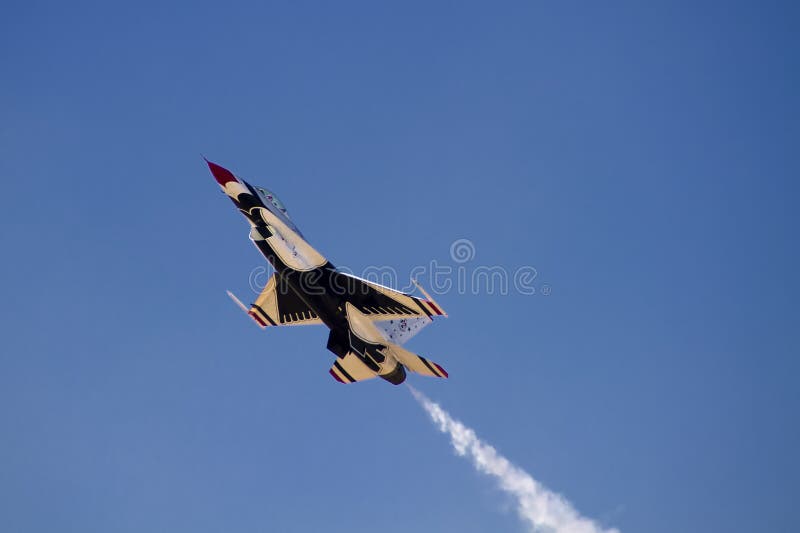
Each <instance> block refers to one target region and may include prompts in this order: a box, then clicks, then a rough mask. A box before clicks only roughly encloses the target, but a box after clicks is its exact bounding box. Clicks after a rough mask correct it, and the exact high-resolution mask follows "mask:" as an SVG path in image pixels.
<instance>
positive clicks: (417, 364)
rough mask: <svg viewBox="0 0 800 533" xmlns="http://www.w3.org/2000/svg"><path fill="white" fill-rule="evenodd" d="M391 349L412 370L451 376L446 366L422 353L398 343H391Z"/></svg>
mask: <svg viewBox="0 0 800 533" xmlns="http://www.w3.org/2000/svg"><path fill="white" fill-rule="evenodd" d="M389 349H390V352H391V354H392V355H393V356H395V358H396V359H397V360H398V361H400V363H402V365H403V366H404V367H406V368H407V369H409V370H410V371H412V372H416V373H417V374H422V375H423V376H431V377H434V378H447V377H448V376H449V374H448V373H447V371H446V370H445V369H444V368H442V367H441V366H439V365H438V364H437V363H434V362H433V361H431V360H430V359H425V358H424V357H422V356H421V355H417V354H415V353H412V352H409V351H408V350H406V349H404V348H401V347H400V346H398V345H396V344H393V345H391V346H390V348H389Z"/></svg>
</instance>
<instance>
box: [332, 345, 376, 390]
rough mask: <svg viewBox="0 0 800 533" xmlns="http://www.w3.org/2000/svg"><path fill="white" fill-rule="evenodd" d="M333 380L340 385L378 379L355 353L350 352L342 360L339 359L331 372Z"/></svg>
mask: <svg viewBox="0 0 800 533" xmlns="http://www.w3.org/2000/svg"><path fill="white" fill-rule="evenodd" d="M329 372H330V374H331V376H333V379H335V380H336V381H338V382H339V383H345V384H347V383H355V382H356V381H365V380H368V379H372V378H375V377H378V375H377V374H376V373H375V372H373V371H372V370H370V369H369V367H367V365H365V364H364V363H362V362H361V360H360V359H359V358H358V357H357V356H356V355H355V354H354V353H353V352H348V353H347V355H345V356H344V357H342V358H341V359H337V360H336V362H334V363H333V366H332V367H331V369H330V370H329Z"/></svg>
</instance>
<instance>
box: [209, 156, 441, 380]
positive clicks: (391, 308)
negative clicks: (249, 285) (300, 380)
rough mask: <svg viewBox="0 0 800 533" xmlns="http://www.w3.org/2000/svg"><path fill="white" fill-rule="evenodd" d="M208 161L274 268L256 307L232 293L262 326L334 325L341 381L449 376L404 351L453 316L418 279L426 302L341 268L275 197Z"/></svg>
mask: <svg viewBox="0 0 800 533" xmlns="http://www.w3.org/2000/svg"><path fill="white" fill-rule="evenodd" d="M206 163H208V168H209V169H210V170H211V173H212V174H213V175H214V178H215V179H216V180H217V183H219V186H220V187H222V191H223V192H224V193H225V194H226V195H227V196H228V197H229V198H230V199H231V200H232V201H233V204H234V205H235V206H236V208H237V209H238V210H239V211H240V212H241V213H242V215H244V217H245V219H247V222H248V223H249V225H250V240H251V241H252V242H253V244H255V246H256V248H258V250H259V251H260V252H261V254H262V255H263V256H264V257H265V258H266V259H267V261H269V262H270V264H271V265H272V267H273V268H274V270H275V272H274V274H272V276H271V277H270V278H269V280H268V282H267V284H266V286H265V287H264V290H263V291H262V292H261V294H260V295H259V296H258V298H256V300H255V302H253V303H252V304H251V305H250V306H249V307H247V306H245V305H244V304H243V303H242V302H241V301H240V300H239V299H238V298H236V296H234V295H233V294H232V293H231V292H230V291H229V292H228V295H229V296H230V297H231V298H232V299H233V301H234V302H236V304H237V305H238V306H239V307H241V308H242V310H243V311H245V312H246V313H247V314H248V315H250V317H251V318H252V319H253V320H254V321H255V323H256V324H258V326H259V327H261V328H268V327H276V326H304V325H312V324H321V325H325V326H327V327H328V328H329V329H330V334H329V336H328V346H327V348H328V350H330V351H331V352H333V353H334V354H335V355H336V360H335V361H334V363H333V366H331V368H330V370H329V372H330V374H331V376H333V379H335V380H336V381H338V382H339V383H354V382H356V381H364V380H368V379H372V378H375V377H380V378H382V379H384V380H386V381H388V382H389V383H392V384H394V385H399V384H401V383H403V381H405V379H406V370H410V371H411V372H416V373H417V374H422V375H424V376H432V377H437V378H446V377H447V372H446V371H445V370H444V369H443V368H442V367H441V366H439V365H438V364H436V363H434V362H433V361H431V360H429V359H426V358H424V357H422V356H421V355H417V354H415V353H412V352H409V351H408V350H406V349H404V348H403V347H402V344H404V343H405V342H406V341H407V340H408V339H410V338H411V337H413V336H414V335H416V334H417V333H418V332H419V331H420V330H421V329H422V328H423V327H425V326H427V325H428V324H430V323H431V322H432V321H433V317H434V316H447V314H446V313H445V312H444V311H443V310H442V308H441V306H439V304H437V303H436V302H435V301H434V300H433V298H432V297H431V296H430V295H429V294H428V293H427V292H425V289H423V288H422V287H421V286H420V285H418V284H417V283H416V281H414V280H412V281H414V283H415V285H417V288H418V289H419V290H420V292H421V293H422V294H423V295H424V298H421V297H417V296H412V295H411V294H408V293H405V292H401V291H397V290H394V289H391V288H389V287H384V286H382V285H378V284H377V283H372V282H370V281H367V280H365V279H361V278H358V277H356V276H353V275H351V274H348V273H345V272H342V271H340V270H337V268H336V267H335V266H333V264H332V263H331V262H330V261H328V260H327V259H326V258H325V257H324V256H323V255H322V254H321V253H319V252H318V251H317V250H315V249H314V248H313V247H312V246H311V245H310V244H309V243H308V242H307V241H306V240H305V238H304V237H303V234H302V233H301V232H300V230H299V229H297V226H295V224H294V222H293V221H292V220H291V218H290V217H289V213H288V212H287V211H286V208H285V207H284V205H283V204H282V203H281V201H280V200H279V199H278V197H277V196H275V194H273V193H272V192H270V191H268V190H267V189H264V188H262V187H257V186H254V185H251V184H250V183H248V182H246V181H245V180H244V179H242V178H239V177H237V176H235V175H234V174H233V173H232V172H230V171H229V170H227V169H225V168H223V167H221V166H219V165H217V164H215V163H212V162H210V161H208V160H206Z"/></svg>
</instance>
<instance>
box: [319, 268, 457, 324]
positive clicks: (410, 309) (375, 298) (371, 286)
mask: <svg viewBox="0 0 800 533" xmlns="http://www.w3.org/2000/svg"><path fill="white" fill-rule="evenodd" d="M332 284H333V285H334V287H335V289H336V290H343V291H344V292H345V293H346V294H347V299H348V301H349V302H350V303H351V304H353V305H354V306H355V307H356V308H357V309H358V310H359V311H360V312H361V313H363V314H365V315H367V316H368V317H370V319H371V320H375V321H378V320H380V321H385V320H399V319H413V318H425V317H427V318H428V319H432V317H434V316H437V315H438V316H447V313H445V312H444V310H442V308H441V307H440V306H439V304H437V303H436V302H435V301H434V300H433V298H431V297H430V295H427V294H426V296H427V299H426V298H419V297H417V296H412V295H410V294H406V293H404V292H401V291H397V290H394V289H390V288H389V287H384V286H383V285H379V284H377V283H373V282H371V281H367V280H365V279H361V278H358V277H356V276H353V275H350V274H345V273H343V272H336V273H335V276H334V278H333V279H332ZM420 288H421V287H420Z"/></svg>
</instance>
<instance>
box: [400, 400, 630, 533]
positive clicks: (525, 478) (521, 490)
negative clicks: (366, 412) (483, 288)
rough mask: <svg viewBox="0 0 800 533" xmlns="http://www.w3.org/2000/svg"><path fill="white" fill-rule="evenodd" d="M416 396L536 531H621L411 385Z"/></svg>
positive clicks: (458, 450) (457, 447)
mask: <svg viewBox="0 0 800 533" xmlns="http://www.w3.org/2000/svg"><path fill="white" fill-rule="evenodd" d="M409 388H410V389H411V393H412V394H413V395H414V398H416V399H417V401H418V402H419V403H420V405H422V407H424V408H425V411H427V413H428V415H430V417H431V419H432V420H433V422H434V423H435V424H436V425H437V426H438V428H439V430H440V431H441V432H442V433H447V434H448V435H450V442H451V443H452V445H453V448H454V449H455V451H456V453H457V454H458V455H460V456H462V457H464V456H466V457H468V458H469V460H470V461H471V462H472V465H473V466H474V467H475V468H476V469H477V470H478V471H479V472H483V473H484V474H488V475H490V476H492V477H494V478H496V479H497V482H498V484H499V486H500V488H501V489H502V490H503V491H505V492H507V493H508V494H510V495H511V496H512V497H513V498H514V500H515V504H516V510H517V514H518V515H519V517H520V519H522V521H523V522H525V523H526V524H527V525H528V526H530V530H531V531H533V532H536V533H545V532H546V533H600V532H604V533H619V531H618V530H617V529H604V528H602V527H601V526H600V525H598V524H596V523H595V522H593V521H592V520H590V519H588V518H584V517H583V516H581V515H580V514H579V513H578V511H576V510H575V508H574V507H572V504H570V502H568V501H567V500H566V499H564V497H563V496H561V495H560V494H557V493H555V492H552V491H550V490H548V489H547V488H546V487H544V486H543V485H542V484H541V483H539V482H538V481H536V480H535V479H533V477H532V476H531V475H530V474H528V473H527V472H525V471H524V470H522V469H520V468H518V467H516V466H514V465H513V464H511V463H510V462H509V461H508V459H506V458H505V457H503V456H502V455H500V454H498V453H497V450H495V449H494V448H493V447H491V446H490V445H488V444H486V443H485V442H483V441H481V440H480V439H479V438H478V437H477V435H475V432H474V431H473V430H471V429H470V428H468V427H466V426H465V425H464V424H462V423H461V422H459V421H458V420H455V419H453V417H451V416H450V415H449V414H448V413H447V412H446V411H445V410H444V409H442V408H441V407H440V406H439V404H437V403H435V402H433V401H431V400H429V399H428V398H427V397H426V396H425V395H424V394H422V393H421V392H419V391H418V390H416V389H415V388H413V387H411V386H409Z"/></svg>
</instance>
